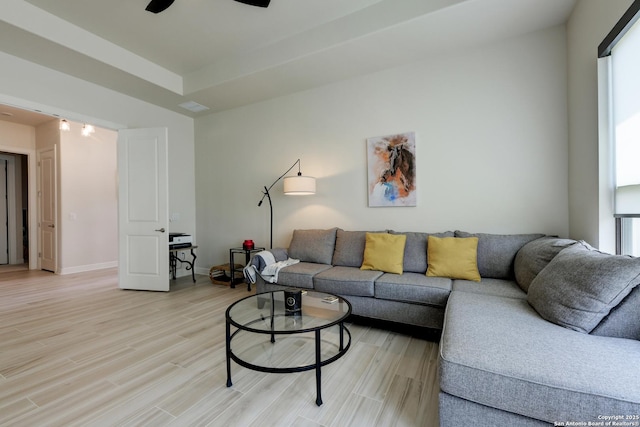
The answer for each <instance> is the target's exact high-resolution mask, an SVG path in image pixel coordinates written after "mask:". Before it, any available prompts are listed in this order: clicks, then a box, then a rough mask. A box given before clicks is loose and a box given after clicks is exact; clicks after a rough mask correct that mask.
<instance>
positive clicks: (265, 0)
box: [236, 0, 271, 7]
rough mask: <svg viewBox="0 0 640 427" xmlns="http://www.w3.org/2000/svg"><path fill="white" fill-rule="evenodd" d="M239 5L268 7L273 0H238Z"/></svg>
mask: <svg viewBox="0 0 640 427" xmlns="http://www.w3.org/2000/svg"><path fill="white" fill-rule="evenodd" d="M236 1H237V2H239V3H244V4H248V5H251V6H258V7H268V6H269V3H271V0H236Z"/></svg>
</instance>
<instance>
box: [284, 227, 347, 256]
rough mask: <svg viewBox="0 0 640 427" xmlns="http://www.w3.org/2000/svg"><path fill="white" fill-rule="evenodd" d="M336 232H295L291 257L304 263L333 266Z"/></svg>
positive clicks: (291, 246) (290, 251)
mask: <svg viewBox="0 0 640 427" xmlns="http://www.w3.org/2000/svg"><path fill="white" fill-rule="evenodd" d="M336 230H337V228H331V229H329V230H294V231H293V237H292V238H291V244H290V245H289V256H290V257H291V258H294V259H299V260H300V261H304V262H315V263H318V264H331V259H332V258H333V249H334V248H335V245H336Z"/></svg>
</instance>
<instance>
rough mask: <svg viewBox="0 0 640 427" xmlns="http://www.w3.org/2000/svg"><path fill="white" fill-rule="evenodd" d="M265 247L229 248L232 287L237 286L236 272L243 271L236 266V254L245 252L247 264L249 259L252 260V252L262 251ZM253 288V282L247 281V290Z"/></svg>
mask: <svg viewBox="0 0 640 427" xmlns="http://www.w3.org/2000/svg"><path fill="white" fill-rule="evenodd" d="M264 249H265V248H262V247H255V248H253V249H245V248H231V249H229V270H230V271H229V275H230V276H231V287H232V288H235V287H236V283H235V281H236V272H242V270H238V269H237V268H235V262H234V260H233V258H234V257H235V255H236V254H244V263H245V266H246V265H248V264H249V261H251V254H253V253H254V252H260V251H264ZM250 290H251V283H249V282H247V291H250Z"/></svg>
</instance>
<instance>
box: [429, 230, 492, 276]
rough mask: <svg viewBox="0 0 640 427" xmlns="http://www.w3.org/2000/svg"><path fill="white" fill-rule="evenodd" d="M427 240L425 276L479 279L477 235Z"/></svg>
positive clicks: (432, 237)
mask: <svg viewBox="0 0 640 427" xmlns="http://www.w3.org/2000/svg"><path fill="white" fill-rule="evenodd" d="M428 239H429V240H428V241H427V263H428V267H427V276H437V277H449V278H450V279H463V280H473V281H474V282H479V281H480V273H479V272H478V238H477V237H465V238H460V237H435V236H429V238H428Z"/></svg>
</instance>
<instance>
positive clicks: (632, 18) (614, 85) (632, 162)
mask: <svg viewBox="0 0 640 427" xmlns="http://www.w3.org/2000/svg"><path fill="white" fill-rule="evenodd" d="M638 18H640V0H636V1H635V2H634V3H633V4H632V5H631V8H630V9H629V10H628V11H627V12H626V13H625V15H624V16H623V17H622V19H621V20H620V21H619V22H618V24H616V26H615V27H614V29H613V30H612V31H611V33H609V35H608V36H607V38H605V40H604V41H603V42H602V44H601V45H600V47H599V57H600V58H606V61H607V65H606V70H607V71H606V73H605V74H606V77H604V78H602V77H601V79H600V85H601V93H606V94H607V108H606V110H605V111H606V113H605V115H606V117H605V118H604V120H606V122H607V123H606V124H605V127H606V128H607V129H608V132H607V135H606V137H607V139H608V146H609V149H610V150H611V154H612V155H611V175H612V186H613V198H614V200H613V214H614V216H615V218H616V221H615V224H616V252H617V253H621V254H628V255H634V256H640V79H639V78H638V76H640V22H639V21H638ZM603 85H605V86H606V90H605V91H604V92H602V86H603ZM601 115H602V111H601ZM600 119H601V124H602V123H603V122H602V120H603V117H601V118H600Z"/></svg>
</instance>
